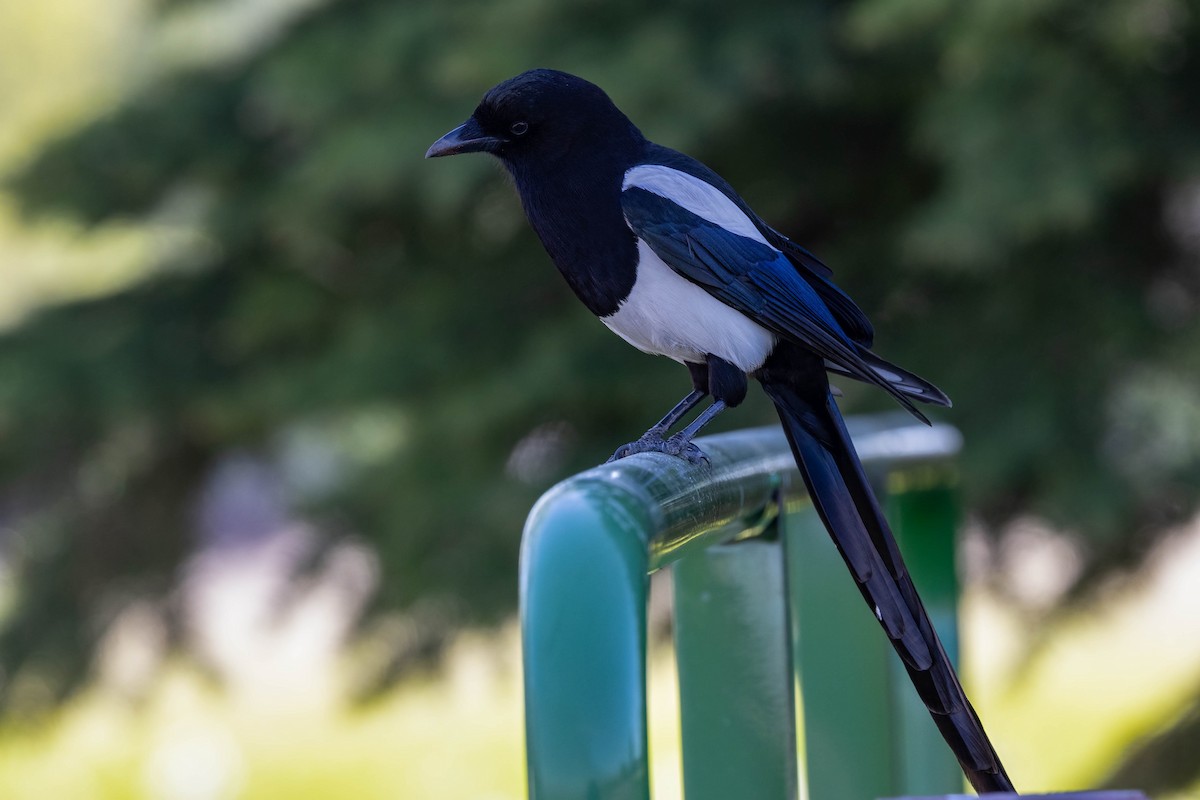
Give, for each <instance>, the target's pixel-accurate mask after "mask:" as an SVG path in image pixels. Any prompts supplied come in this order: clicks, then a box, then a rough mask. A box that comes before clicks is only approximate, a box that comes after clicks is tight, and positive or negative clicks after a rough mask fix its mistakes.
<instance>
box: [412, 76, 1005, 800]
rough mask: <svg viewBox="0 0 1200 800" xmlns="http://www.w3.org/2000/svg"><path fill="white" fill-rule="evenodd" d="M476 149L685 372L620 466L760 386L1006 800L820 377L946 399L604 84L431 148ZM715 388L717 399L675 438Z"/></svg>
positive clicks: (839, 540)
mask: <svg viewBox="0 0 1200 800" xmlns="http://www.w3.org/2000/svg"><path fill="white" fill-rule="evenodd" d="M470 152H488V153H492V154H493V155H495V156H497V157H498V158H499V159H500V161H501V162H502V163H503V164H504V166H505V167H507V169H508V171H509V173H510V174H511V175H512V177H513V180H514V183H515V184H516V188H517V191H518V193H519V194H520V197H521V203H522V205H523V206H524V209H525V214H526V216H527V217H528V218H529V222H530V224H531V225H532V226H533V229H534V231H535V232H536V233H537V235H538V237H539V238H540V239H541V241H542V244H543V245H544V246H545V248H546V251H547V252H548V253H549V255H550V258H551V259H552V260H553V261H554V264H555V265H556V266H557V267H558V270H559V271H560V272H561V273H562V275H563V277H564V278H566V280H567V283H568V284H570V286H571V288H572V289H573V290H574V291H575V293H576V294H577V295H578V296H579V299H580V300H582V301H583V303H584V305H586V306H587V307H588V308H589V309H590V310H591V311H592V313H593V314H595V315H596V316H598V317H599V318H600V320H601V321H602V322H603V323H604V324H605V325H607V326H608V327H609V328H611V329H612V330H613V331H614V332H615V333H616V334H617V335H618V336H620V337H621V338H623V339H625V340H626V341H627V342H629V343H630V344H632V345H633V346H634V347H637V348H638V349H639V350H643V351H645V352H647V353H654V354H657V355H665V356H668V357H670V358H672V359H674V360H676V361H679V362H680V363H682V364H684V365H685V366H686V367H687V368H688V370H689V371H690V373H691V378H692V386H693V391H692V392H691V393H690V394H688V395H687V397H685V398H684V399H683V400H681V401H680V402H679V404H678V405H676V406H675V408H673V409H671V411H669V412H668V413H667V415H666V416H665V417H663V419H662V420H660V421H659V422H658V423H657V424H655V425H654V426H653V427H651V428H650V430H648V431H647V432H646V433H645V434H644V435H643V436H642V437H641V438H640V439H638V440H637V441H635V442H631V443H630V444H627V445H624V446H622V447H621V448H619V449H618V450H617V451H616V453H614V455H613V459H616V458H621V457H623V456H626V455H629V454H631V453H637V452H645V451H659V452H666V453H669V454H673V455H678V456H681V457H684V458H687V459H688V460H689V461H692V462H698V461H704V460H706V459H705V457H704V454H703V453H702V452H700V450H699V449H698V448H697V447H696V446H695V445H694V444H692V438H693V437H694V436H695V435H696V433H697V432H698V431H699V430H700V429H701V428H702V427H703V426H704V425H705V424H707V423H708V422H709V421H710V420H711V419H712V418H713V417H715V416H716V415H717V414H718V413H720V412H721V411H722V410H723V409H725V408H732V407H734V406H736V405H738V404H739V403H741V402H742V400H743V399H744V398H745V396H746V391H747V384H748V380H747V379H748V377H753V378H755V379H757V380H758V382H759V383H760V384H761V385H762V387H763V389H764V390H765V391H766V393H767V395H768V396H769V397H770V398H771V400H772V401H774V403H775V407H776V409H777V411H778V413H779V418H780V419H781V420H782V422H783V428H784V431H785V433H786V434H787V439H788V441H789V442H790V444H791V447H792V452H793V454H794V455H795V457H796V464H797V466H798V467H799V469H800V473H801V475H803V477H804V482H805V484H806V485H807V487H808V490H809V493H810V495H811V497H812V500H813V504H814V506H815V507H816V509H817V512H818V513H819V515H820V516H821V519H822V520H823V521H824V523H825V526H826V528H828V530H829V533H830V535H831V536H832V537H833V540H834V542H835V543H836V544H837V547H838V550H839V551H840V552H841V554H842V557H843V558H844V559H845V561H846V565H847V566H848V567H849V568H850V572H851V573H852V574H853V575H854V579H855V581H857V583H858V586H859V589H860V590H861V592H862V595H863V597H864V598H865V599H866V601H867V605H868V606H870V608H871V610H872V611H873V612H874V614H875V616H876V617H877V618H878V619H879V621H880V623H881V624H882V625H883V628H884V630H885V631H886V632H887V635H888V637H889V638H890V640H891V642H892V644H893V646H894V647H895V648H896V651H897V652H898V653H899V655H900V658H901V659H902V661H903V662H904V666H905V668H906V669H907V670H908V674H909V676H910V677H911V678H912V681H913V684H914V685H915V686H916V689H917V692H918V693H919V694H920V696H921V699H922V700H923V701H924V702H925V705H926V706H928V708H929V711H930V713H931V714H932V715H933V719H934V721H935V722H936V723H937V725H938V728H939V729H940V730H941V732H942V735H943V736H944V737H945V738H946V741H947V742H948V743H949V745H950V747H951V748H952V749H953V751H954V753H955V755H956V756H957V757H958V761H959V763H960V764H961V765H962V768H963V771H964V772H965V773H966V775H967V777H968V779H969V780H970V781H971V784H972V785H973V786H974V787H975V789H976V790H977V791H979V792H988V791H1012V783H1011V782H1010V781H1009V779H1008V776H1007V775H1006V774H1005V771H1004V767H1003V766H1002V765H1001V763H1000V759H999V757H998V756H997V755H996V751H995V749H993V747H992V745H991V742H990V741H989V740H988V738H987V735H986V734H985V733H984V730H983V726H982V725H981V724H980V722H979V718H978V717H977V716H976V714H975V711H974V709H973V708H972V707H971V704H970V702H969V701H968V700H967V697H966V694H965V693H964V692H963V688H962V685H961V684H960V683H959V680H958V676H957V675H956V674H955V672H954V667H953V665H951V663H950V660H949V658H947V656H946V652H945V650H944V649H943V647H942V644H941V641H940V640H939V639H938V636H937V633H936V632H935V631H934V629H933V625H932V624H931V622H930V620H929V616H928V614H926V612H925V608H924V606H923V605H922V603H921V599H920V597H918V596H917V591H916V588H915V587H914V585H913V582H912V579H911V578H910V576H909V574H908V570H907V569H906V568H905V566H904V562H903V560H902V559H901V556H900V551H899V549H898V547H897V545H896V542H895V539H894V538H893V536H892V532H891V530H890V528H889V527H888V524H887V521H886V520H885V519H884V516H883V513H882V512H881V511H880V508H879V504H878V502H877V501H876V499H875V496H874V494H873V493H872V491H871V487H870V484H869V482H868V480H867V478H866V475H865V474H864V472H863V468H862V465H861V463H860V462H859V460H858V456H857V455H856V453H855V451H854V446H853V445H852V444H851V441H850V437H849V435H848V434H847V432H846V427H845V425H844V424H843V422H842V417H841V414H840V412H839V411H838V407H837V404H836V403H835V402H834V398H833V393H832V391H831V389H830V386H829V379H828V375H827V371H832V372H834V373H837V374H839V375H843V376H847V377H850V378H854V379H857V380H860V381H865V382H867V383H872V384H874V385H876V386H878V387H880V388H881V389H883V390H884V391H886V392H888V393H889V394H891V395H892V396H893V397H894V398H895V399H896V400H897V401H899V402H900V404H901V405H903V406H904V407H905V408H907V409H908V410H909V411H910V412H912V413H913V414H915V415H916V416H917V417H918V418H920V419H922V420H924V421H926V422H928V420H926V419H925V416H924V415H923V414H921V412H920V411H918V410H917V409H916V407H915V406H914V405H913V403H912V401H913V400H919V401H921V402H924V403H932V404H935V405H942V406H949V405H950V400H949V398H947V397H946V395H944V394H943V393H942V392H941V391H939V390H938V389H937V388H936V387H935V386H933V384H931V383H929V382H928V381H925V380H924V379H922V378H919V377H917V376H916V375H914V374H912V373H911V372H908V371H906V370H903V369H901V368H900V367H897V366H895V365H894V364H890V363H888V362H887V361H884V360H883V359H882V358H880V357H879V356H877V355H875V354H874V353H872V352H871V350H870V348H871V346H872V340H873V338H874V331H873V329H872V327H871V323H870V322H869V321H868V320H867V318H866V316H865V315H864V314H863V313H862V311H860V310H859V308H858V307H857V306H856V305H855V304H854V301H852V300H851V299H850V298H849V297H848V296H847V295H846V294H845V293H843V292H842V291H841V290H840V289H839V288H838V287H837V286H835V285H834V284H833V282H832V280H831V275H832V273H831V272H830V270H829V268H828V267H826V266H825V265H824V264H822V263H821V261H819V260H818V259H817V258H816V256H814V255H813V254H812V253H810V252H808V251H807V250H805V249H804V248H803V247H801V246H799V245H797V244H795V243H794V242H792V241H791V240H789V239H788V238H787V237H785V236H784V235H783V234H781V233H779V232H778V231H776V230H774V229H772V228H771V227H770V226H768V225H767V224H766V223H765V222H763V221H762V220H761V219H760V218H759V217H758V215H756V214H755V213H754V212H753V211H752V210H751V209H750V207H749V206H748V205H747V204H746V202H745V201H744V200H742V198H741V197H739V196H738V195H737V193H736V192H734V190H733V188H732V187H730V185H729V184H728V183H726V182H725V181H724V180H723V179H722V178H721V177H720V176H719V175H717V174H716V173H715V172H713V171H712V170H710V169H709V168H708V167H706V166H704V165H703V164H701V163H700V162H698V161H696V160H695V159H692V158H689V157H688V156H685V155H683V154H682V153H678V152H676V151H674V150H671V149H669V148H666V147H663V146H661V145H657V144H654V143H653V142H650V141H648V140H647V139H646V138H645V137H644V136H643V135H642V133H641V131H639V130H638V129H637V128H636V127H635V126H634V125H633V123H632V122H630V121H629V119H628V118H627V117H626V116H625V115H624V114H623V113H621V111H620V110H619V109H618V108H617V107H616V105H614V104H613V102H612V101H611V100H610V99H609V97H608V95H606V94H605V93H604V92H603V91H602V90H601V89H600V88H599V87H597V86H595V85H594V84H591V83H589V82H587V81H585V80H583V79H581V78H577V77H575V76H573V75H568V74H566V73H563V72H558V71H555V70H547V69H536V70H531V71H529V72H525V73H522V74H521V75H518V76H517V77H515V78H511V79H510V80H507V81H504V82H503V83H501V84H499V85H497V86H495V87H494V88H492V89H491V90H489V91H488V92H487V94H485V95H484V97H483V100H482V101H481V102H480V103H479V106H478V107H477V108H476V109H475V112H474V113H473V114H472V115H471V117H470V119H468V120H467V121H466V122H465V123H463V124H462V125H460V126H459V127H457V128H455V129H454V130H452V131H450V132H449V133H448V134H446V135H445V136H443V137H442V138H441V139H439V140H438V141H437V142H435V143H434V144H433V146H432V147H430V148H429V151H428V152H427V153H426V154H425V155H426V157H427V158H433V157H436V156H448V155H453V154H456V153H470ZM708 395H711V396H712V397H713V403H712V405H710V406H709V407H708V408H707V409H705V410H704V411H703V412H702V413H701V414H700V415H699V416H697V417H696V419H695V420H694V421H692V422H691V423H690V424H688V425H686V426H685V427H684V428H683V429H682V430H680V431H679V432H678V433H676V434H674V435H673V436H670V437H667V436H666V434H667V432H668V431H669V430H670V429H671V428H672V427H674V426H675V425H676V424H677V423H678V422H679V421H680V420H681V419H682V418H683V417H684V415H685V414H687V413H688V412H689V411H690V410H691V409H693V408H695V407H696V406H697V405H698V404H699V403H700V402H701V401H702V400H703V399H704V398H705V397H706V396H708Z"/></svg>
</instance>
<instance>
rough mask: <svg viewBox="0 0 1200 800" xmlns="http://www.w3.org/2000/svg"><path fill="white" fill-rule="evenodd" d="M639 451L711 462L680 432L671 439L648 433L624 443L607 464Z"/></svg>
mask: <svg viewBox="0 0 1200 800" xmlns="http://www.w3.org/2000/svg"><path fill="white" fill-rule="evenodd" d="M637 453H663V454H665V455H668V456H674V457H675V458H682V459H683V460H684V461H686V462H688V463H689V464H710V463H712V462H710V461H709V459H708V456H707V455H705V454H704V451H703V450H701V449H700V448H699V447H697V446H696V445H694V444H692V443H691V441H689V440H687V439H684V438H682V437H681V436H679V434H676V435H674V436H672V437H671V438H669V439H663V438H662V436H659V435H656V434H647V435H645V436H643V437H642V438H640V439H638V440H637V441H634V442H629V443H628V444H623V445H621V446H620V447H618V448H617V449H616V451H615V452H614V453H613V454H612V455H611V456H609V458H608V460H607V461H605V462H604V463H605V464H611V463H612V462H614V461H620V460H621V459H622V458H625V457H627V456H632V455H635V454H637Z"/></svg>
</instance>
